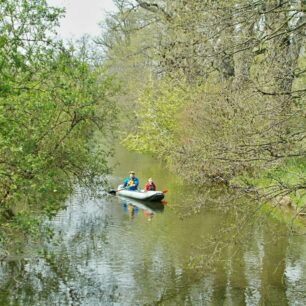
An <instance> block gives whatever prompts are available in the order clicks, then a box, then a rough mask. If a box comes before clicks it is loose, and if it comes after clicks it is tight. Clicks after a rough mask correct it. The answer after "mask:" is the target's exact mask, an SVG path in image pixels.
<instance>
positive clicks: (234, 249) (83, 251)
mask: <svg viewBox="0 0 306 306" xmlns="http://www.w3.org/2000/svg"><path fill="white" fill-rule="evenodd" d="M122 158H123V157H122ZM133 158H134V160H133V163H135V162H136V161H137V162H138V163H141V164H142V165H143V169H144V170H143V171H144V173H146V174H147V173H153V174H154V177H155V178H156V179H157V181H158V180H160V181H158V183H159V185H162V180H164V179H165V177H166V178H167V186H170V185H171V189H170V188H169V190H171V192H170V191H169V194H170V196H168V193H167V201H168V202H169V203H168V204H167V206H166V207H165V206H164V205H163V204H162V203H159V205H157V206H156V205H155V203H154V204H152V203H151V205H150V203H141V202H133V200H127V199H120V198H116V197H108V198H105V199H102V200H93V199H91V198H89V197H86V196H85V193H83V192H80V193H76V194H75V195H74V196H73V197H72V198H71V199H70V200H69V201H68V202H67V208H66V209H65V210H63V211H61V212H59V213H58V215H57V216H56V218H54V219H53V220H51V221H50V222H48V225H49V226H50V227H51V228H53V229H54V237H53V238H52V240H51V241H48V240H44V241H42V242H41V243H40V247H41V248H42V250H41V251H40V252H38V251H35V249H37V245H33V244H31V243H30V242H27V243H25V246H24V251H25V254H26V256H25V257H23V258H20V257H17V256H16V254H15V255H14V256H11V257H8V258H7V259H6V260H5V261H2V262H0V305H1V306H2V305H5V306H6V305H31V306H32V305H93V306H97V305H120V306H121V305H123V306H125V305H126V306H129V305H131V306H132V305H165V306H168V305H209V306H210V305H216V306H218V305H232V306H240V305H248V306H253V305H277V306H282V305H298V306H300V305H301V306H302V305H306V290H305V283H306V237H305V236H299V237H294V236H292V237H290V236H289V235H288V233H287V229H286V227H285V226H284V225H282V224H279V223H277V222H274V221H271V220H270V221H269V223H267V224H266V223H264V222H263V223H258V222H254V223H253V224H251V226H250V227H249V228H248V229H247V231H246V232H245V234H244V235H241V239H240V241H239V243H237V244H235V245H233V244H231V245H230V244H227V241H228V238H229V237H227V236H226V234H223V231H222V230H223V229H228V228H231V227H232V226H233V224H234V223H235V221H236V220H237V219H238V220H239V218H240V216H239V215H238V216H236V215H235V214H236V213H237V212H235V211H232V210H231V209H230V207H229V208H228V209H226V210H225V209H222V210H217V209H214V208H213V206H214V202H212V203H209V201H210V199H206V202H207V204H208V205H207V208H206V209H202V210H200V211H199V213H198V214H196V215H191V216H189V217H188V218H183V219H181V215H180V213H178V212H177V210H176V209H173V207H174V206H175V205H174V204H176V206H179V207H184V210H183V211H184V212H186V213H188V210H191V208H192V207H194V206H195V205H198V204H201V203H198V200H197V198H196V197H193V195H192V194H191V192H190V189H189V190H187V189H184V188H183V187H182V186H181V185H179V184H178V183H176V182H175V181H174V180H173V181H171V176H170V175H168V176H167V174H165V170H164V168H163V167H160V168H158V167H157V166H156V164H155V166H154V169H153V168H145V167H146V165H147V167H152V164H154V163H152V161H151V160H150V159H148V161H147V163H146V161H145V160H141V159H140V158H139V157H137V158H136V157H133ZM126 167H128V168H134V167H131V165H129V164H128V163H127V166H126ZM124 173H125V171H124ZM146 177H147V175H146ZM117 179H118V181H120V180H121V177H118V178H117ZM164 185H166V183H165V184H164ZM221 192H222V191H220V193H221ZM186 194H188V197H187V196H186ZM223 194H225V192H223ZM215 196H218V195H217V194H215V193H214V192H211V193H210V197H212V198H213V197H215ZM210 204H211V205H210ZM208 207H210V208H208ZM149 220H151V221H149ZM269 224H270V225H269ZM276 238H277V239H276ZM212 242H213V243H215V244H211V243H212ZM218 244H222V245H223V248H222V249H221V251H220V252H219V253H217V252H216V250H217V249H215V248H214V246H215V245H218ZM198 255H201V256H202V257H203V263H204V264H205V262H207V261H208V259H210V258H212V259H213V260H212V261H209V263H210V266H208V265H199V266H196V265H195V266H193V267H191V266H190V265H189V263H190V260H191V257H193V256H198Z"/></svg>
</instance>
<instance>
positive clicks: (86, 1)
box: [47, 0, 115, 39]
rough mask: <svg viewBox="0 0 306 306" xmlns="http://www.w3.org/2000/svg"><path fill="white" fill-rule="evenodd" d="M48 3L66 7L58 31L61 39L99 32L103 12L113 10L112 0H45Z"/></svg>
mask: <svg viewBox="0 0 306 306" xmlns="http://www.w3.org/2000/svg"><path fill="white" fill-rule="evenodd" d="M47 2H48V4H49V5H52V6H56V7H64V8H66V16H65V17H64V18H63V19H62V20H61V25H60V28H59V30H58V33H59V35H60V37H61V38H63V39H71V38H73V39H75V38H79V37H81V36H82V35H84V34H89V35H92V36H96V35H99V34H100V27H99V25H98V23H100V22H101V21H102V20H103V18H105V12H109V11H114V9H115V6H114V4H113V2H112V0H47Z"/></svg>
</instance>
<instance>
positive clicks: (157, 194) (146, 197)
mask: <svg viewBox="0 0 306 306" xmlns="http://www.w3.org/2000/svg"><path fill="white" fill-rule="evenodd" d="M116 194H117V195H118V196H121V197H126V198H131V199H135V200H140V201H144V202H154V201H161V200H162V199H163V198H164V197H165V195H164V193H163V192H162V191H144V190H142V189H139V190H126V189H122V187H121V186H119V187H118V189H117V192H116Z"/></svg>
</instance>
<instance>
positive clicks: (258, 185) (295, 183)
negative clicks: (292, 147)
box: [230, 158, 306, 227]
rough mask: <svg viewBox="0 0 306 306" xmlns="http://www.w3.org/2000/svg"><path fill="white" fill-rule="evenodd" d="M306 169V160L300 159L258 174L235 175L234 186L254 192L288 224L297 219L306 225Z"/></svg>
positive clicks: (268, 209) (269, 210)
mask: <svg viewBox="0 0 306 306" xmlns="http://www.w3.org/2000/svg"><path fill="white" fill-rule="evenodd" d="M305 172H306V161H305V159H302V158H296V159H291V160H289V161H288V162H286V163H285V164H282V165H280V166H276V167H274V168H272V169H269V170H266V171H263V172H259V173H258V174H256V175H254V176H250V175H247V174H246V175H242V176H238V177H235V178H234V179H232V180H231V182H230V185H231V186H233V187H236V188H237V187H238V188H242V189H248V190H251V191H254V193H256V198H258V199H259V200H260V201H261V202H263V203H264V204H266V208H265V209H264V210H265V211H268V212H271V214H272V215H275V217H277V218H278V219H282V220H283V221H285V222H286V223H292V221H293V219H294V221H295V222H296V223H298V224H300V225H301V224H302V225H304V226H305V227H306V190H305V182H304V181H303V176H304V173H305Z"/></svg>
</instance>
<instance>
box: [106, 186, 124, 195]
mask: <svg viewBox="0 0 306 306" xmlns="http://www.w3.org/2000/svg"><path fill="white" fill-rule="evenodd" d="M121 190H125V188H122V189H119V190H117V189H111V190H110V191H108V193H109V194H111V195H114V196H115V195H117V192H119V191H121Z"/></svg>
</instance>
